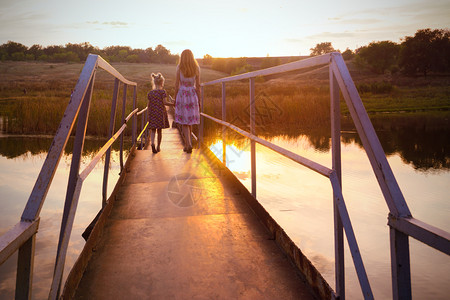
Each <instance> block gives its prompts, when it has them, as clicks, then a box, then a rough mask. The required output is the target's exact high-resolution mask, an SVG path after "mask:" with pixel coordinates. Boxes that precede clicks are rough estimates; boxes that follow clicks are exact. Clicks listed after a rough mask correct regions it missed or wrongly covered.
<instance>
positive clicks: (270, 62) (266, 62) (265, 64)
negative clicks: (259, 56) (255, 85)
mask: <svg viewBox="0 0 450 300" xmlns="http://www.w3.org/2000/svg"><path fill="white" fill-rule="evenodd" d="M279 64H281V60H280V58H279V57H264V58H263V60H262V62H261V65H260V66H259V67H260V68H261V69H266V68H270V67H274V66H278V65H279Z"/></svg>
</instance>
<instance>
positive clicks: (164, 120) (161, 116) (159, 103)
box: [147, 73, 173, 153]
mask: <svg viewBox="0 0 450 300" xmlns="http://www.w3.org/2000/svg"><path fill="white" fill-rule="evenodd" d="M151 83H152V90H151V91H150V92H149V93H148V95H147V98H148V106H147V112H148V127H149V128H150V130H151V133H150V138H151V142H152V151H153V153H158V152H159V151H161V140H162V129H163V128H169V127H170V126H169V119H168V117H167V111H166V107H165V106H164V105H173V104H171V103H168V102H166V101H165V99H166V97H167V93H166V91H165V90H164V88H163V87H164V77H163V76H162V74H161V73H158V74H154V73H152V79H151ZM156 131H158V146H157V147H155V134H156Z"/></svg>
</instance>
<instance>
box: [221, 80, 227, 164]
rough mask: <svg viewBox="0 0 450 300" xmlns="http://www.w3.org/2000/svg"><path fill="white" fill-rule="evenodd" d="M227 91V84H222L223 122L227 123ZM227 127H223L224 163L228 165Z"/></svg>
mask: <svg viewBox="0 0 450 300" xmlns="http://www.w3.org/2000/svg"><path fill="white" fill-rule="evenodd" d="M225 94H226V90H225V82H222V121H224V122H226V121H227V111H226V109H227V108H226V102H225V97H226V95H225ZM226 133H227V132H226V127H225V126H222V161H223V163H224V164H225V166H226V165H227V156H226V150H227V141H226Z"/></svg>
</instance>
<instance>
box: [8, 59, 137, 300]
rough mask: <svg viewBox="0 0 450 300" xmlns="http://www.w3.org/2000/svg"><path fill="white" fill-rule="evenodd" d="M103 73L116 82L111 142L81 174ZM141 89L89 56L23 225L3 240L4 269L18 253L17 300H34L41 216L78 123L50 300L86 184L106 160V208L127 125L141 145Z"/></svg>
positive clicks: (57, 284)
mask: <svg viewBox="0 0 450 300" xmlns="http://www.w3.org/2000/svg"><path fill="white" fill-rule="evenodd" d="M98 68H101V69H103V70H105V71H106V72H108V73H109V74H111V75H112V76H113V77H114V78H115V84H114V93H113V99H112V105H111V118H110V124H109V125H110V126H109V132H108V138H109V139H108V141H107V142H106V143H105V145H104V146H103V147H102V148H101V149H100V151H99V152H98V153H97V154H96V156H95V157H94V158H93V159H92V161H91V162H90V163H89V164H88V165H87V166H86V167H85V168H84V170H83V171H82V172H81V173H80V172H79V171H80V161H81V153H82V151H83V145H84V139H85V135H86V127H87V120H88V112H89V106H90V103H91V98H92V92H93V86H94V80H95V75H96V72H97V69H98ZM120 83H122V84H123V106H122V126H121V127H120V128H119V130H118V131H117V132H115V133H114V134H113V131H114V122H115V113H116V106H117V105H116V104H117V98H118V94H119V85H120ZM128 86H130V87H133V91H134V92H133V110H132V111H131V113H130V114H129V115H128V116H127V117H126V118H125V104H126V100H127V93H126V91H127V87H128ZM136 98H137V84H136V83H135V82H132V81H129V80H127V79H125V78H124V77H123V76H122V75H121V74H120V73H119V72H118V71H117V70H116V69H114V68H113V67H112V66H111V65H110V64H108V63H107V62H106V61H105V60H104V59H103V58H101V57H100V56H98V55H93V54H89V56H88V57H87V60H86V63H85V65H84V67H83V70H82V71H81V74H80V77H79V79H78V82H77V84H76V86H75V89H74V92H73V93H72V95H71V99H70V101H69V104H68V106H67V108H66V110H65V112H64V116H63V118H62V120H61V123H60V125H59V128H58V130H57V132H56V134H55V137H54V139H53V142H52V144H51V146H50V149H49V151H48V154H47V157H46V159H45V161H44V164H43V166H42V168H41V171H40V173H39V176H38V178H37V180H36V183H35V185H34V188H33V190H32V192H31V195H30V197H29V199H28V201H27V204H26V206H25V209H24V211H23V214H22V218H21V221H20V222H19V223H18V224H17V225H16V226H14V227H13V228H12V229H11V230H9V231H8V232H7V233H5V234H4V235H2V236H1V237H0V264H2V263H4V262H5V261H6V259H8V257H10V256H11V255H12V254H13V253H14V252H15V251H18V252H19V256H18V264H17V279H16V299H17V298H20V299H30V298H31V292H32V287H31V285H32V284H31V283H32V275H33V260H34V251H35V240H36V233H37V230H38V227H39V214H40V211H41V209H42V206H43V204H44V202H45V198H46V195H47V192H48V190H49V188H50V186H51V183H52V179H53V176H54V174H55V172H56V169H57V167H58V164H59V161H60V159H61V156H62V153H63V150H64V148H65V146H66V143H67V140H68V139H69V136H70V133H71V131H72V129H73V126H74V125H75V120H77V119H78V121H77V129H76V135H75V141H74V149H73V152H72V162H71V168H70V174H69V181H68V186H67V191H66V200H65V204H64V213H63V219H62V222H61V231H60V237H59V242H58V251H57V256H56V262H55V269H54V275H53V280H52V285H51V289H50V294H49V299H56V298H58V295H59V291H60V286H61V281H62V273H63V269H64V263H65V257H66V253H67V248H68V244H69V239H70V234H71V231H72V226H73V221H74V219H75V213H76V209H77V205H78V200H79V196H80V192H81V188H82V184H83V182H84V180H85V179H86V178H87V176H88V175H89V174H90V173H91V171H92V170H93V169H94V167H95V166H96V164H97V163H98V162H99V161H100V159H101V157H102V156H103V155H105V154H106V157H105V169H104V177H103V200H102V205H103V206H104V205H105V204H106V191H107V181H108V180H107V179H108V173H109V161H110V153H111V146H112V144H113V143H114V142H115V141H116V140H117V139H118V138H119V137H120V168H121V171H122V169H123V134H124V131H125V129H126V127H127V123H128V121H129V120H130V119H131V118H133V122H132V147H134V146H135V144H136V128H137V126H136V125H137V113H138V109H137V108H136Z"/></svg>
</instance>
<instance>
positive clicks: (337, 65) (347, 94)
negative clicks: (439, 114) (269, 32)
mask: <svg viewBox="0 0 450 300" xmlns="http://www.w3.org/2000/svg"><path fill="white" fill-rule="evenodd" d="M331 67H332V69H333V72H334V74H335V76H336V79H337V82H338V84H339V86H340V88H341V92H342V94H343V96H344V99H345V101H346V103H347V106H348V108H349V111H350V114H351V116H352V119H353V121H354V123H355V126H356V129H357V131H358V134H359V136H360V138H361V140H362V142H363V145H364V149H365V150H366V153H367V156H368V157H369V161H370V163H371V165H372V168H373V170H374V173H375V176H376V178H377V180H378V183H379V185H380V188H381V191H382V192H383V195H384V198H385V199H386V203H387V205H388V207H389V211H390V212H391V213H392V214H393V215H395V216H401V217H406V216H411V212H410V211H409V208H408V205H407V204H406V201H405V199H404V197H403V194H402V192H401V190H400V187H399V186H398V183H397V180H396V179H395V176H394V174H393V173H392V170H391V167H390V166H389V163H388V162H387V159H386V155H385V153H384V150H383V148H382V147H381V144H380V141H379V140H378V136H377V134H376V132H375V129H374V128H373V126H372V123H371V122H370V119H369V116H368V115H367V112H366V110H365V108H364V105H363V103H362V101H361V98H360V97H359V94H358V91H357V89H356V86H355V84H354V82H353V80H352V78H351V76H350V73H349V72H348V69H347V66H346V65H345V62H344V59H343V58H342V56H341V55H340V54H333V55H332V64H331Z"/></svg>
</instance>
